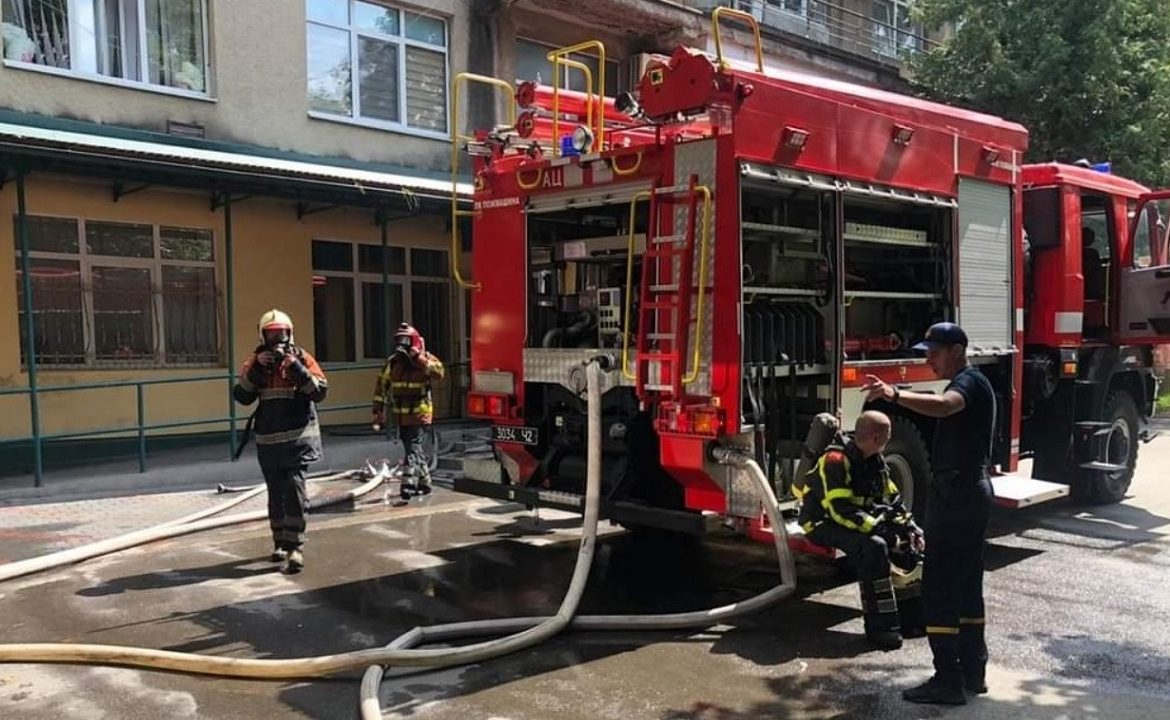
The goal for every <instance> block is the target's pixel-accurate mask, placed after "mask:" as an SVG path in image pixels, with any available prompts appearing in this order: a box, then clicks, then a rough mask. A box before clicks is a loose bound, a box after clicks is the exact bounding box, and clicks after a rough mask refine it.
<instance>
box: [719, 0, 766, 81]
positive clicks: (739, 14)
mask: <svg viewBox="0 0 1170 720" xmlns="http://www.w3.org/2000/svg"><path fill="white" fill-rule="evenodd" d="M724 15H727V16H728V17H731V18H735V19H736V20H742V21H743V22H745V23H747V24H748V25H750V26H751V28H752V32H753V33H754V34H755V36H756V66H757V68H758V69H759V71H760V72H764V45H763V43H762V42H761V41H760V26H759V24H758V23H757V22H756V19H755V18H754V17H752V16H751V15H750V14H749V13H745V12H744V11H742V10H736V9H734V8H729V7H717V8H715V11H714V12H712V13H711V27H713V28H715V58H716V61H717V62H718V63H719V69H720V70H726V69H727V63H726V62H725V61H724V60H723V38H722V37H720V34H719V19H720V18H721V17H723V16H724Z"/></svg>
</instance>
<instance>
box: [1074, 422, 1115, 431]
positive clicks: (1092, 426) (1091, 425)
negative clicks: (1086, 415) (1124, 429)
mask: <svg viewBox="0 0 1170 720" xmlns="http://www.w3.org/2000/svg"><path fill="white" fill-rule="evenodd" d="M1073 424H1074V425H1076V427H1077V429H1079V430H1101V429H1106V430H1107V429H1109V428H1111V427H1113V423H1111V422H1105V421H1104V420H1078V421H1077V422H1075V423H1073Z"/></svg>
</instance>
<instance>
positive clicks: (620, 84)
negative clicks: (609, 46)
mask: <svg viewBox="0 0 1170 720" xmlns="http://www.w3.org/2000/svg"><path fill="white" fill-rule="evenodd" d="M520 43H527V44H529V45H536V46H539V47H542V48H546V49H547V50H549V51H552V50H556V49H557V47H556V46H555V45H549V44H548V43H546V42H543V41H541V40H535V39H533V38H530V37H527V36H525V35H517V36H516V37H515V39H514V40H513V52H516V50H518V49H519V46H520ZM569 59H570V60H576V61H577V62H584V61H587V60H592V61H594V62H597V61H598V60H599V58H598V57H597V56H596V55H594V54H592V53H587V52H578V53H572V54H570V55H569ZM623 62H624V61H623V60H619V59H617V58H612V57H606V59H605V64H606V65H613V66H614V77H615V78H616V79H617V86H616V87H613V88H611V87H609V85H608V83H607V84H606V88H605V90H606V97H611V98H612V97H617V95H618V93H620V92H622V91H623V90H626V89H628V87H627V85H628V84H629V79H628V78H625V79H623V74H622V63H623ZM549 65H550V66H551V65H552V63H551V62H550V63H549ZM627 75H628V73H627ZM563 77H564V78H565V82H564V83H563V84H562V85H561V90H568V91H573V88H572V87H570V85H571V83H572V81H573V79H574V78H581V72H580V71H579V70H570V71H569V72H567V73H565V74H564V75H563ZM520 79H521V80H535V79H536V78H520ZM593 82H594V85H596V84H597V78H596V77H595V78H594V79H593ZM540 84H541V85H548V86H549V87H551V86H552V83H550V82H548V79H547V78H541V79H540Z"/></svg>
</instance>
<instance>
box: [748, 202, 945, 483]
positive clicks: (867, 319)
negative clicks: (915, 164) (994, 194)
mask: <svg viewBox="0 0 1170 720" xmlns="http://www.w3.org/2000/svg"><path fill="white" fill-rule="evenodd" d="M838 218H843V223H842V221H841V220H839V219H838ZM952 222H953V211H952V210H951V209H950V208H948V207H938V206H930V205H921V204H915V203H912V202H905V201H900V200H891V199H888V198H881V197H869V196H865V195H858V194H852V193H851V194H842V193H839V192H837V191H833V190H820V189H811V188H789V187H777V186H776V185H774V184H763V183H761V184H753V183H750V182H749V183H745V184H744V187H743V190H742V196H741V238H742V248H743V250H742V265H743V269H742V273H743V318H742V323H743V324H742V327H743V333H742V337H743V348H742V352H743V363H744V372H743V386H742V388H741V403H740V407H741V408H743V412H742V422H743V427H744V431H745V432H747V433H749V434H750V435H751V436H752V439H753V444H754V445H755V447H756V457H757V460H759V461H761V462H766V468H767V469H768V471H769V475H771V476H772V478H773V480H774V481H777V482H779V483H781V484H784V483H785V482H786V481H787V478H788V477H789V471H790V470H791V468H792V467H793V466H794V465H795V462H796V460H797V459H798V458H799V452H800V441H801V440H802V439H803V436H804V431H805V430H806V429H807V428H808V425H809V422H811V420H812V418H813V416H814V415H816V413H818V412H824V411H830V412H832V411H834V410H835V409H836V407H837V403H838V402H839V400H838V397H837V393H836V392H835V391H836V390H837V389H838V388H837V387H836V382H835V378H834V366H835V361H836V360H838V359H839V360H840V361H841V362H848V363H850V364H855V363H858V364H862V365H864V364H865V363H875V364H880V363H883V362H897V361H899V360H904V359H907V358H914V357H916V354H915V353H914V352H913V351H912V350H911V349H910V347H911V346H912V345H913V344H914V343H915V342H917V341H918V340H919V339H920V338H921V335H922V332H923V331H924V329H925V328H926V327H928V326H929V325H930V324H931V323H932V322H935V321H937V320H938V319H940V318H945V317H951V316H952V314H951V298H950V292H949V291H948V289H949V288H950V287H951V284H950V277H949V276H950V273H949V267H950V265H949V263H950V253H949V247H950V237H951V226H952ZM839 225H843V226H842V227H840V228H838V226H839ZM836 298H840V300H837V299H836ZM838 323H842V324H843V327H842V328H841V332H840V338H841V340H840V342H838V340H837V337H838V333H837V331H836V328H837V325H838ZM835 353H839V354H840V357H839V358H837V357H835Z"/></svg>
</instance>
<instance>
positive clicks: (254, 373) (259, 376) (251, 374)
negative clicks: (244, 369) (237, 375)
mask: <svg viewBox="0 0 1170 720" xmlns="http://www.w3.org/2000/svg"><path fill="white" fill-rule="evenodd" d="M247 378H248V382H250V383H252V385H254V386H256V387H263V386H264V366H263V365H261V364H260V361H259V358H257V359H256V361H255V362H253V363H252V366H251V367H249V368H248V374H247Z"/></svg>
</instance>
